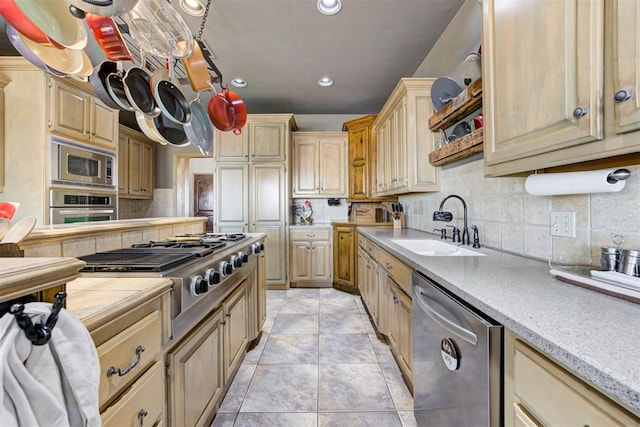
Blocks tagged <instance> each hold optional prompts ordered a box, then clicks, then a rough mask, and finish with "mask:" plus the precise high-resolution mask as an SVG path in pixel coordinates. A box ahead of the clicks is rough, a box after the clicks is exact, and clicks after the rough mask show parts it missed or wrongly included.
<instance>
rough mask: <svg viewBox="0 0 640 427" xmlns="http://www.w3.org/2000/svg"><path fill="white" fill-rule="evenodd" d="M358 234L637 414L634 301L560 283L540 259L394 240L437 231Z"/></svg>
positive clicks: (637, 313)
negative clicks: (417, 248)
mask: <svg viewBox="0 0 640 427" xmlns="http://www.w3.org/2000/svg"><path fill="white" fill-rule="evenodd" d="M358 233H360V234H362V235H364V236H366V237H367V238H369V239H371V240H372V241H373V242H375V243H376V244H378V245H379V246H380V247H381V248H383V249H384V250H386V251H388V252H389V253H391V254H393V255H395V256H397V257H398V258H399V259H401V260H402V261H403V262H404V263H405V264H406V265H407V266H409V267H411V268H413V269H414V270H416V271H418V272H420V273H422V274H424V275H425V276H427V277H428V278H430V279H432V280H433V281H434V282H436V283H438V284H440V285H441V286H442V287H444V288H445V289H447V290H448V291H450V292H451V293H453V294H455V295H456V296H458V297H459V298H461V299H462V300H464V301H465V302H466V303H468V304H470V305H472V306H473V307H475V308H476V309H478V310H480V311H482V312H484V313H485V314H487V315H488V316H490V317H492V318H493V319H495V320H496V321H498V322H499V323H501V324H503V325H504V326H505V328H507V330H508V331H509V332H510V333H513V334H515V335H516V336H518V337H521V338H522V339H523V340H524V341H526V343H528V344H530V345H531V346H532V347H533V348H535V349H537V350H538V351H539V352H540V353H542V354H544V355H545V356H547V357H548V358H550V359H552V360H553V361H555V362H556V363H558V364H559V365H561V366H562V367H564V368H565V369H567V370H568V371H570V372H571V373H572V374H573V375H575V376H576V377H578V378H580V379H581V380H583V381H585V382H587V383H588V384H589V385H591V386H592V387H594V388H595V389H597V390H599V391H600V392H602V393H603V394H605V395H606V396H608V397H610V398H611V399H613V400H614V401H615V402H617V403H619V404H620V405H622V406H623V407H625V408H626V409H628V410H629V411H631V412H633V413H635V414H636V415H638V414H640V368H639V367H638V363H637V358H636V357H635V352H634V351H633V349H634V348H636V347H637V345H638V343H639V342H640V305H637V304H634V303H631V302H628V301H624V300H621V299H618V298H614V297H611V296H607V295H603V294H600V293H597V292H593V291H590V290H587V289H583V288H581V287H578V286H574V285H571V284H567V283H564V282H561V281H558V280H556V279H554V278H553V277H552V276H551V275H550V274H549V266H548V265H547V263H545V262H542V261H537V260H533V259H529V258H524V257H521V256H516V255H512V254H508V253H504V252H499V251H495V250H492V249H488V248H481V249H474V250H476V251H478V252H482V253H484V254H485V255H486V256H462V257H453V256H450V257H446V256H444V257H442V256H441V257H429V256H422V255H417V254H416V253H414V252H412V251H410V250H407V249H405V248H403V247H402V246H399V245H397V244H395V243H394V242H393V241H392V240H393V239H437V236H435V235H433V234H429V233H425V232H422V231H416V230H411V229H403V230H392V229H389V228H384V227H358ZM469 248H470V247H469ZM505 363H506V362H505ZM506 376H507V375H506V374H505V378H506ZM505 381H506V379H505Z"/></svg>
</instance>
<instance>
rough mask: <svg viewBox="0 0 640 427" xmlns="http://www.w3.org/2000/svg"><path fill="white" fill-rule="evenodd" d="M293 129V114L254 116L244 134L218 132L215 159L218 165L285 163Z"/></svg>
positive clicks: (244, 128)
mask: <svg viewBox="0 0 640 427" xmlns="http://www.w3.org/2000/svg"><path fill="white" fill-rule="evenodd" d="M292 129H293V130H295V129H296V124H295V120H293V116H292V115H291V114H250V115H248V116H247V122H246V124H245V126H244V127H243V128H242V133H241V134H240V135H236V134H234V133H233V132H221V131H218V130H216V131H215V136H214V140H215V141H216V144H215V155H214V157H215V159H216V161H218V162H248V161H251V162H285V161H287V159H288V153H289V146H290V145H291V130H292Z"/></svg>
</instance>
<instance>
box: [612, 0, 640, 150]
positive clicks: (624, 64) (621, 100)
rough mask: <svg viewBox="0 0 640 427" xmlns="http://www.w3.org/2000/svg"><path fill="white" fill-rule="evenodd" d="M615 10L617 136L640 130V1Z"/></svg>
mask: <svg viewBox="0 0 640 427" xmlns="http://www.w3.org/2000/svg"><path fill="white" fill-rule="evenodd" d="M611 6H612V8H613V12H612V28H611V31H612V32H613V61H612V64H611V65H612V67H613V69H612V73H613V93H614V95H616V96H615V97H614V99H616V98H618V99H616V102H614V122H615V132H616V133H626V132H631V131H635V130H638V129H640V36H639V34H640V0H617V1H615V0H614V1H612V5H611ZM614 95H612V94H607V96H614ZM639 138H640V137H639Z"/></svg>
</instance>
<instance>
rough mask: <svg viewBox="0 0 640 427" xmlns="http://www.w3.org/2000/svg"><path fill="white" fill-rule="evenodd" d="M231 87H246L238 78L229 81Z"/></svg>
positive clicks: (244, 82) (245, 83)
mask: <svg viewBox="0 0 640 427" xmlns="http://www.w3.org/2000/svg"><path fill="white" fill-rule="evenodd" d="M231 85H232V86H235V87H247V82H246V81H244V80H242V79H241V78H240V77H236V78H235V79H233V80H231Z"/></svg>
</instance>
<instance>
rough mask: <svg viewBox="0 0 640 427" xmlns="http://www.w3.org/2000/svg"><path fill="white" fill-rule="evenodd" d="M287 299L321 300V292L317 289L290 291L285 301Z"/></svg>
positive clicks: (287, 292)
mask: <svg viewBox="0 0 640 427" xmlns="http://www.w3.org/2000/svg"><path fill="white" fill-rule="evenodd" d="M287 298H313V299H319V298H320V290H319V289H316V288H311V289H310V288H298V289H289V290H287V291H286V294H285V299H287Z"/></svg>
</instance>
